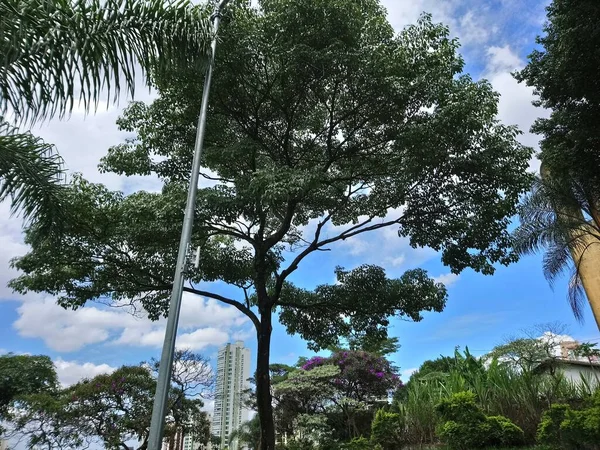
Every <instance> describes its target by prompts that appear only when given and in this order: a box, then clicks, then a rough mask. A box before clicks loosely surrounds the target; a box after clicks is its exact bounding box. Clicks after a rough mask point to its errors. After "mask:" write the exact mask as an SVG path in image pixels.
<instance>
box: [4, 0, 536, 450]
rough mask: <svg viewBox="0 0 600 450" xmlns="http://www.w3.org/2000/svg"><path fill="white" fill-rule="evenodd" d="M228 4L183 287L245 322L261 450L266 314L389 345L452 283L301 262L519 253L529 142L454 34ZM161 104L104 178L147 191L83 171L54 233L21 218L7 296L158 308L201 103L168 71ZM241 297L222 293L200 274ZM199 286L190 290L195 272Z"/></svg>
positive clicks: (179, 71)
mask: <svg viewBox="0 0 600 450" xmlns="http://www.w3.org/2000/svg"><path fill="white" fill-rule="evenodd" d="M240 3H244V5H238V7H236V8H233V10H232V13H231V17H230V20H229V21H226V23H225V24H224V26H223V34H222V42H221V44H220V47H219V51H218V53H217V63H216V70H215V73H214V85H213V87H214V91H213V97H212V98H213V101H212V104H211V110H210V114H209V121H208V124H207V136H206V150H205V152H204V155H203V162H204V167H205V168H206V169H207V170H205V171H203V176H204V177H205V178H207V179H210V180H211V181H212V183H213V186H211V187H207V188H202V189H200V191H199V192H198V198H197V206H196V224H197V225H196V227H195V229H194V234H193V237H192V242H191V248H196V247H198V246H200V247H201V255H202V256H201V258H200V265H199V267H198V268H195V267H193V266H192V265H190V267H188V271H187V278H188V281H189V283H188V284H187V285H186V288H185V289H186V291H187V292H191V293H194V294H197V295H201V296H206V297H209V298H214V299H216V300H219V301H222V302H224V303H226V304H229V305H233V306H234V307H235V308H237V309H238V310H239V311H241V312H242V313H244V314H245V315H246V316H247V317H249V318H250V320H251V321H252V323H253V324H254V326H255V328H256V333H257V340H258V352H257V353H258V355H257V368H256V391H257V408H258V414H259V417H260V422H261V446H260V448H261V450H272V449H273V448H274V427H273V418H272V403H271V391H270V379H269V355H270V346H271V345H270V343H271V332H272V325H273V314H274V313H277V312H279V313H280V315H281V320H282V321H283V322H284V324H285V325H286V326H287V328H288V331H289V332H291V333H298V334H299V335H300V336H302V337H303V338H305V339H307V340H308V341H310V342H311V344H312V345H313V347H315V348H322V347H331V346H334V345H337V344H339V339H340V338H352V337H357V336H361V335H374V336H376V337H377V338H384V337H386V334H387V325H388V323H389V318H390V316H399V317H402V318H405V319H408V320H415V321H418V320H421V319H422V315H421V312H422V311H424V310H432V311H441V310H442V308H443V307H444V304H445V300H446V292H445V289H444V287H443V285H441V284H437V283H435V282H434V281H433V280H431V279H430V278H428V276H427V274H426V273H425V272H424V271H423V270H420V269H417V270H411V271H408V272H406V273H405V274H404V275H403V276H402V277H400V278H399V279H390V278H388V277H387V276H386V274H385V271H384V270H383V269H381V268H379V267H375V266H360V267H358V268H355V269H353V270H345V269H343V268H338V269H337V271H336V274H337V278H338V283H337V284H334V285H322V286H317V287H316V288H314V289H312V290H309V289H304V288H300V287H297V286H294V285H293V284H292V283H291V281H290V276H291V275H292V274H293V273H295V272H296V270H297V269H298V267H300V265H301V263H303V262H305V261H307V259H308V258H309V257H311V256H313V255H314V254H315V253H318V252H320V251H326V250H330V249H331V247H332V245H334V244H335V243H338V242H341V241H343V240H348V239H352V238H354V237H356V236H360V235H362V234H363V233H368V232H373V231H376V230H381V229H382V228H385V227H394V228H395V230H394V231H396V230H397V232H398V234H399V235H400V236H402V237H408V238H409V239H410V243H411V245H413V246H415V247H417V246H428V247H431V248H433V249H435V250H437V251H439V252H440V253H441V257H442V261H443V262H444V263H445V264H446V265H448V266H450V267H451V270H452V271H453V272H455V273H458V272H460V271H461V270H463V269H465V268H467V267H471V268H473V269H474V270H476V271H480V272H483V273H486V274H490V273H493V271H494V265H495V264H497V263H500V264H509V263H511V262H513V261H515V260H516V256H515V254H514V253H513V252H512V251H511V249H510V236H509V233H508V232H507V226H508V224H509V221H510V216H512V215H513V214H514V213H515V205H516V203H517V200H518V198H519V195H520V194H521V193H523V192H524V191H525V190H526V189H527V188H528V187H529V184H530V181H531V178H530V175H528V174H527V170H526V169H527V165H528V160H529V158H530V156H531V150H530V149H529V148H526V147H523V146H522V145H520V144H519V143H518V142H517V140H516V135H517V134H518V130H517V129H516V128H514V127H511V126H505V125H502V124H500V123H499V122H498V121H497V119H496V114H497V101H498V95H497V94H496V93H495V92H494V91H493V90H492V89H491V86H490V84H489V83H488V82H487V81H478V82H475V81H473V80H472V79H471V78H470V77H469V76H468V75H463V74H461V71H462V68H463V61H462V59H461V57H460V56H459V55H458V54H457V48H458V42H457V41H456V40H453V39H450V38H449V31H448V29H447V28H446V27H444V26H442V25H437V24H433V23H432V22H431V20H430V18H429V17H428V16H424V17H422V18H421V19H420V21H419V22H418V24H416V25H413V26H410V27H408V28H406V29H405V30H404V31H402V32H401V33H400V34H399V35H395V34H394V32H393V30H392V28H391V26H390V25H389V23H388V22H387V20H386V16H385V11H384V9H383V8H382V7H381V6H380V4H379V2H378V1H377V0H360V1H359V0H295V1H291V0H263V1H261V2H260V9H256V8H252V7H250V6H248V5H246V4H245V2H240ZM173 69H174V70H173V72H172V73H171V74H169V76H166V75H164V76H159V77H157V78H156V88H157V90H158V92H159V98H158V99H157V100H156V101H154V102H153V103H152V104H151V105H144V104H141V103H133V104H132V105H131V106H130V107H129V108H128V110H127V111H126V112H125V114H124V116H123V117H122V118H121V119H120V120H119V122H118V123H119V126H120V127H121V129H122V130H126V131H128V132H131V133H133V134H135V138H134V139H132V140H129V141H127V142H126V143H124V144H122V145H119V146H117V147H114V148H111V149H110V151H109V153H108V155H107V156H106V157H105V159H104V161H103V164H102V169H103V170H107V171H114V172H117V173H120V174H125V175H133V174H150V173H154V174H156V175H158V176H159V177H160V178H161V179H162V180H163V181H164V186H163V189H162V191H161V192H160V193H147V192H137V193H134V194H131V195H128V196H125V195H124V194H122V193H119V192H110V191H108V190H107V189H106V188H104V187H103V186H100V185H94V184H91V183H88V182H86V181H85V180H83V179H81V178H76V179H75V180H74V181H73V183H72V185H71V188H70V190H69V193H68V204H69V207H70V210H71V211H72V213H73V214H72V217H73V219H72V220H70V221H69V222H68V223H67V224H66V225H65V227H66V234H65V235H63V236H59V235H53V234H52V233H50V234H49V233H42V232H41V231H40V229H39V227H36V226H32V227H30V229H29V230H28V232H27V241H28V242H29V243H30V244H32V249H31V251H30V253H29V254H28V255H26V256H24V257H22V258H20V259H18V260H17V261H16V262H15V266H16V267H17V268H19V269H20V270H21V271H23V272H24V274H23V275H22V276H21V277H19V278H18V279H17V280H15V281H13V283H12V286H13V288H15V289H17V290H19V291H27V290H34V291H46V292H51V293H54V294H56V295H58V296H59V303H60V304H62V305H63V306H65V307H71V308H77V307H80V306H82V305H84V304H85V303H86V302H88V301H90V300H96V299H98V298H103V299H104V301H106V299H107V298H108V299H109V300H111V301H113V302H115V303H117V304H121V305H122V304H123V303H124V302H132V303H133V302H135V303H139V304H141V305H142V306H143V307H144V308H145V309H146V310H147V311H148V313H149V315H150V317H151V318H154V319H156V318H158V317H159V316H160V315H161V314H166V313H167V312H168V311H167V309H168V297H169V294H170V289H171V280H172V274H173V271H174V265H175V256H176V255H175V253H176V249H177V247H178V244H177V243H178V240H179V235H180V230H181V228H180V227H181V222H182V211H183V205H184V200H185V190H186V187H187V182H188V179H189V170H190V165H191V158H192V149H193V143H194V139H195V128H194V124H195V122H196V116H197V111H198V108H199V103H200V98H201V94H202V92H201V83H199V79H200V75H199V73H198V72H197V71H194V70H190V69H187V70H186V68H176V67H174V68H173ZM214 280H220V281H222V282H225V283H228V284H230V285H233V286H235V287H237V288H239V296H237V297H236V296H235V295H234V294H231V295H230V296H225V295H220V294H218V293H217V292H215V291H214V290H212V289H211V288H210V285H209V284H207V283H206V282H210V281H214ZM201 282H202V284H201V285H200V283H201Z"/></svg>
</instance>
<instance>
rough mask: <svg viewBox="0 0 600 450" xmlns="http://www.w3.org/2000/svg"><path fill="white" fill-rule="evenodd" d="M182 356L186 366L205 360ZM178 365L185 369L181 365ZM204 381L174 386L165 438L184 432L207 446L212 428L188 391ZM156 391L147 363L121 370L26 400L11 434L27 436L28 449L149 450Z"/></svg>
mask: <svg viewBox="0 0 600 450" xmlns="http://www.w3.org/2000/svg"><path fill="white" fill-rule="evenodd" d="M182 354H184V355H185V356H184V357H185V358H186V360H188V361H189V360H190V359H193V360H196V361H203V358H201V357H199V356H198V355H193V354H190V353H189V352H179V353H178V355H179V356H181V355H182ZM175 365H176V367H181V365H180V364H179V361H178V360H176V361H175ZM176 373H177V372H176ZM202 379H203V378H202V377H198V376H196V377H190V378H188V379H187V381H186V382H185V383H184V384H183V388H182V387H181V386H182V385H181V383H180V381H181V379H179V381H176V382H174V385H173V387H172V389H171V391H170V393H169V405H168V415H167V423H166V428H165V430H166V431H165V436H166V437H167V438H169V437H171V436H175V435H176V434H178V433H180V432H182V433H184V434H190V435H192V436H193V437H194V442H198V443H202V444H205V443H207V442H208V439H209V437H210V426H209V422H208V418H207V415H206V413H205V412H204V411H202V410H201V407H202V406H203V402H202V400H201V399H199V398H193V397H190V396H188V395H186V394H189V393H190V392H189V391H188V390H187V389H186V387H189V386H194V385H196V384H197V383H200V382H202ZM155 390H156V379H155V377H154V376H153V373H152V371H151V370H150V368H149V367H148V365H147V364H144V365H141V366H123V367H121V368H119V369H117V370H116V371H114V372H112V373H111V374H101V375H97V376H96V377H94V378H92V379H84V380H82V381H80V382H78V383H76V384H74V385H72V386H69V387H67V388H64V389H59V390H55V391H51V392H44V393H39V394H32V395H26V396H23V398H22V400H21V402H20V403H19V405H18V408H17V411H16V413H15V417H14V418H13V431H14V433H15V434H19V435H22V436H27V437H28V438H29V445H30V446H36V445H40V446H47V447H49V448H54V447H59V448H65V447H75V448H77V447H81V446H82V445H84V444H86V443H89V442H92V441H94V440H98V439H99V440H100V441H102V443H103V444H104V446H105V447H106V448H109V449H117V448H125V447H127V444H126V442H127V441H128V440H130V439H134V438H135V439H138V440H139V441H140V442H141V445H140V449H145V448H146V447H147V444H148V430H149V427H150V419H151V416H152V405H153V400H154V392H155ZM192 394H193V393H192Z"/></svg>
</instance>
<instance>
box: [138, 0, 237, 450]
mask: <svg viewBox="0 0 600 450" xmlns="http://www.w3.org/2000/svg"><path fill="white" fill-rule="evenodd" d="M228 2H229V0H221V1H220V2H219V3H218V4H217V5H216V6H215V12H214V13H213V15H212V17H211V21H212V23H213V27H212V32H213V40H212V43H211V53H210V56H209V62H208V67H207V69H206V77H205V79H204V89H203V91H202V105H201V107H200V115H199V116H198V126H197V129H196V144H195V146H194V160H193V162H192V174H191V177H190V186H189V189H188V196H187V203H186V206H185V214H184V216H183V229H182V230H181V239H180V241H179V252H178V254H177V265H176V267H175V276H174V279H173V290H172V291H171V301H170V303H169V316H168V319H167V329H166V331H165V341H164V343H163V349H162V354H161V357H160V366H159V370H158V380H157V382H156V394H155V396H154V406H153V408H152V421H151V423H150V433H149V436H148V450H161V447H162V438H163V431H164V427H165V416H166V413H167V402H168V398H169V388H170V385H171V372H172V369H173V355H174V352H175V338H176V336H177V324H178V322H179V311H180V309H181V295H182V294H183V283H184V280H185V270H186V262H187V255H188V247H189V244H190V239H191V237H192V227H193V225H194V212H195V208H196V193H197V191H198V179H199V177H200V157H201V155H202V146H203V144H204V134H205V131H206V115H207V112H208V95H209V91H210V84H211V81H212V71H213V65H214V62H215V51H216V48H217V32H218V30H219V22H220V20H221V14H222V12H223V8H225V6H226V5H227V3H228Z"/></svg>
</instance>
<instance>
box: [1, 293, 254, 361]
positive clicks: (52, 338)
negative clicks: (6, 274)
mask: <svg viewBox="0 0 600 450" xmlns="http://www.w3.org/2000/svg"><path fill="white" fill-rule="evenodd" d="M17 312H18V314H19V318H18V319H17V320H16V321H15V323H14V324H13V326H14V328H15V329H16V330H17V332H18V333H19V335H20V336H22V337H29V338H40V339H42V340H43V341H44V343H45V344H46V345H47V346H48V347H49V348H51V349H52V350H55V351H58V352H73V351H77V350H80V349H82V348H84V347H86V346H88V345H92V344H100V343H106V344H109V345H111V344H119V345H129V346H137V347H154V348H158V347H160V346H161V345H162V343H163V339H164V333H165V323H166V319H161V320H159V321H157V322H151V321H150V320H149V319H147V318H146V317H145V316H144V315H141V316H134V315H132V314H129V313H128V312H127V311H125V310H120V309H108V308H100V307H97V306H86V307H83V308H80V309H77V310H75V311H71V310H65V309H63V308H61V307H60V306H58V305H57V304H56V303H55V300H54V299H53V298H45V299H44V300H42V301H25V302H23V303H22V304H21V305H20V306H19V307H18V308H17ZM246 322H247V319H246V318H245V316H243V315H242V314H241V313H240V312H239V311H237V310H236V309H235V308H233V307H230V306H222V305H219V304H218V303H217V302H216V301H214V300H210V299H204V298H201V297H194V296H192V295H185V296H184V298H183V302H182V311H181V321H180V328H179V331H180V335H179V337H178V341H177V342H178V346H184V347H188V348H191V349H194V350H197V349H200V348H203V347H206V346H208V345H221V344H223V343H224V342H226V341H227V338H228V333H229V331H231V332H234V333H235V332H240V331H242V327H243V326H244V325H245V324H246ZM216 331H219V332H218V333H217V332H216Z"/></svg>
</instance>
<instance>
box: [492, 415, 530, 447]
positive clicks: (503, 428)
mask: <svg viewBox="0 0 600 450" xmlns="http://www.w3.org/2000/svg"><path fill="white" fill-rule="evenodd" d="M485 421H486V424H485V429H486V432H487V433H488V442H489V444H488V445H499V446H502V447H510V446H515V445H523V444H524V442H525V436H524V434H523V430H522V429H521V428H519V427H518V426H516V425H515V424H514V423H512V422H511V421H510V419H507V418H506V417H504V416H489V417H486V419H485Z"/></svg>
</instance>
